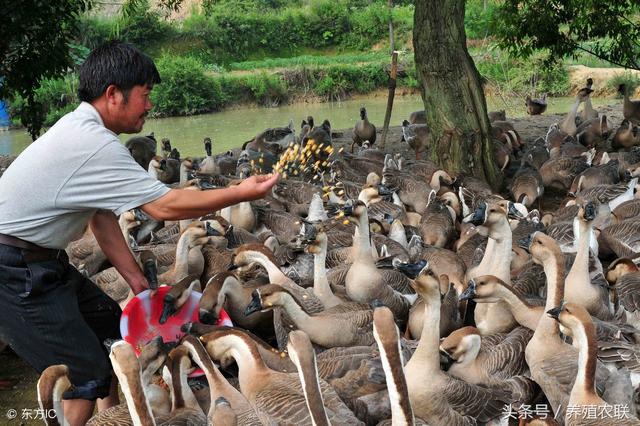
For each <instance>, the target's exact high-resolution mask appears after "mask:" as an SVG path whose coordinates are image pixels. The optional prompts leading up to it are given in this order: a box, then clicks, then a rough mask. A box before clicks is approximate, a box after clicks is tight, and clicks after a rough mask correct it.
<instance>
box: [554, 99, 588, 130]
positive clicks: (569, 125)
mask: <svg viewBox="0 0 640 426" xmlns="http://www.w3.org/2000/svg"><path fill="white" fill-rule="evenodd" d="M584 100H585V99H584V97H583V96H581V95H578V96H576V99H575V102H574V103H573V106H572V107H571V110H569V113H568V114H567V116H566V117H565V119H564V120H562V121H561V122H560V123H558V128H559V129H560V130H562V131H563V132H564V133H566V134H567V135H569V136H573V137H575V136H576V133H577V131H578V128H577V126H576V115H577V113H578V107H580V104H581V103H582V102H584Z"/></svg>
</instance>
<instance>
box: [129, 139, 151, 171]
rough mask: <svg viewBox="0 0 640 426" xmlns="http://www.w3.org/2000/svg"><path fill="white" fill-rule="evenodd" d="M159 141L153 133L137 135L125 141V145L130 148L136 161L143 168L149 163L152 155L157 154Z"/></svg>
mask: <svg viewBox="0 0 640 426" xmlns="http://www.w3.org/2000/svg"><path fill="white" fill-rule="evenodd" d="M157 145H158V142H157V141H156V138H155V137H154V135H153V133H151V134H150V135H147V136H135V137H132V138H130V139H129V140H128V141H126V142H125V144H124V146H125V147H126V148H127V149H128V150H129V152H130V153H131V156H132V157H133V159H134V160H136V163H138V164H140V167H142V168H143V169H144V168H145V167H146V166H147V164H149V161H150V160H151V157H153V156H154V155H156V149H157Z"/></svg>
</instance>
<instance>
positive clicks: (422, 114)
mask: <svg viewBox="0 0 640 426" xmlns="http://www.w3.org/2000/svg"><path fill="white" fill-rule="evenodd" d="M409 123H410V124H427V112H426V111H425V110H422V111H413V112H412V113H411V114H409Z"/></svg>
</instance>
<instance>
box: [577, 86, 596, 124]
mask: <svg viewBox="0 0 640 426" xmlns="http://www.w3.org/2000/svg"><path fill="white" fill-rule="evenodd" d="M592 86H593V79H592V78H591V77H589V78H587V84H586V86H585V87H583V88H582V89H580V90H579V91H578V95H579V96H581V97H582V99H583V102H584V108H583V109H582V111H580V115H579V116H578V117H576V119H577V120H578V119H579V120H580V121H581V122H582V123H584V122H585V121H589V120H593V119H597V118H598V112H597V111H596V110H594V109H593V105H592V104H591V93H593V89H592V88H591V87H592Z"/></svg>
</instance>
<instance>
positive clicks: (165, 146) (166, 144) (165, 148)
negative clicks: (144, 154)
mask: <svg viewBox="0 0 640 426" xmlns="http://www.w3.org/2000/svg"><path fill="white" fill-rule="evenodd" d="M160 143H161V144H162V152H163V153H165V155H169V153H171V141H170V140H169V138H162V140H161V141H160Z"/></svg>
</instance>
